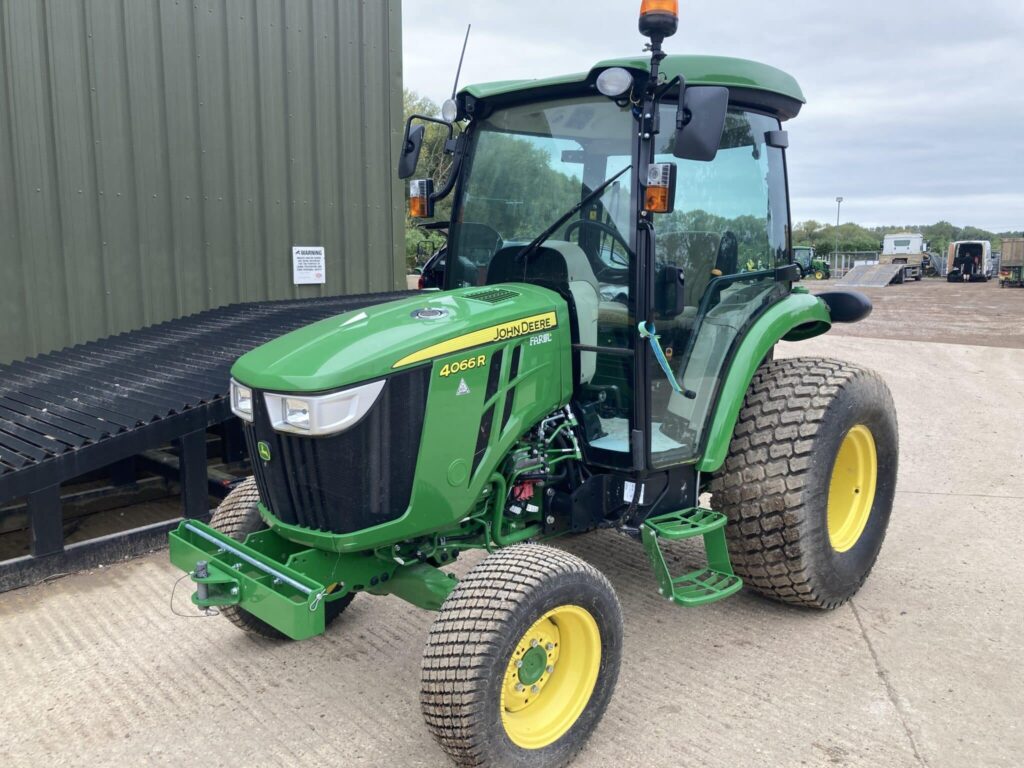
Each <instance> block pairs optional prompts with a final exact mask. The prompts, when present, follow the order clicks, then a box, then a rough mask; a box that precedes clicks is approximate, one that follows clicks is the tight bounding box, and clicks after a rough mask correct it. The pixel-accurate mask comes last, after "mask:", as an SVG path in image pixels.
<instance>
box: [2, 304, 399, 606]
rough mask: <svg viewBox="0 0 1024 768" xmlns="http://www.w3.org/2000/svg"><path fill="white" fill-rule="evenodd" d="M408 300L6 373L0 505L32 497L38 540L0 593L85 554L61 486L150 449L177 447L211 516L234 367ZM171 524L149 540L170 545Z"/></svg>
mask: <svg viewBox="0 0 1024 768" xmlns="http://www.w3.org/2000/svg"><path fill="white" fill-rule="evenodd" d="M408 295H409V292H398V293H379V294H363V295H359V296H343V297H331V298H323V299H307V300H296V301H277V302H265V303H251V304H233V305H230V306H226V307H220V308H218V309H211V310H208V311H205V312H200V313H198V314H195V315H191V316H189V317H185V318H181V319H178V320H171V321H168V322H165V323H160V324H159V325H153V326H149V327H147V328H143V329H141V330H138V331H131V332H128V333H122V334H119V335H117V336H110V337H108V338H105V339H101V340H99V341H94V342H89V343H87V344H80V345H78V346H75V347H70V348H67V349H63V350H60V351H59V352H51V353H49V354H45V355H39V356H37V357H32V358H29V359H27V360H21V361H18V362H14V363H11V364H10V365H0V505H2V504H4V503H6V502H9V501H11V500H13V499H17V498H21V497H27V499H28V511H29V518H30V526H31V533H32V555H31V556H29V557H25V558H18V559H17V560H9V561H7V562H5V563H2V564H0V590H3V589H4V588H10V586H13V585H16V584H15V583H13V582H12V581H11V579H10V578H9V577H10V573H11V572H12V571H21V572H22V577H19V578H17V579H16V582H17V583H25V582H26V579H25V578H24V572H25V571H26V568H27V570H28V571H32V572H33V573H34V574H35V575H39V574H42V575H45V574H46V573H47V572H54V567H53V566H54V565H56V567H61V565H60V563H59V562H58V561H59V560H66V559H67V558H65V557H61V556H63V555H66V554H67V553H68V552H69V551H70V550H71V549H72V548H74V547H81V546H82V545H79V544H73V545H69V547H68V548H67V550H66V549H65V547H64V541H63V532H62V520H61V508H60V484H61V483H63V482H66V481H69V480H71V479H73V478H75V477H79V476H81V475H83V474H86V473H88V472H92V471H94V470H98V469H101V468H103V467H107V466H109V465H111V464H115V463H117V462H119V461H123V460H125V459H128V458H130V457H132V456H136V455H138V454H141V453H142V452H143V451H148V450H151V449H154V448H158V447H160V446H161V445H164V444H166V443H168V442H172V441H173V442H174V443H175V445H177V446H178V452H179V456H180V465H181V466H180V470H181V483H182V494H183V501H184V505H185V512H186V514H188V515H191V516H197V515H199V514H205V513H206V512H207V511H208V506H209V505H208V503H207V493H208V491H207V477H206V446H205V435H206V430H207V429H208V428H210V427H212V426H215V425H217V424H220V423H222V422H225V421H228V420H230V419H233V418H234V416H233V415H232V413H231V409H230V407H229V403H228V400H227V395H228V379H229V369H230V367H231V365H232V363H233V362H234V361H235V359H236V358H238V357H239V356H240V355H242V354H243V353H245V352H247V351H249V350H250V349H253V348H254V347H256V346H259V345H260V344H262V343H264V342H267V341H269V340H271V339H273V338H276V337H277V336H280V335H282V334H284V333H287V332H288V331H292V330H295V329H296V328H300V327H302V326H304V325H308V324H309V323H313V322H316V321H317V320H322V319H324V318H327V317H331V316H332V315H337V314H340V313H342V312H347V311H349V310H353V309H358V308H360V307H365V306H369V305H371V304H378V303H381V302H385V301H392V300H395V299H400V298H404V297H406V296H408ZM167 527H169V526H167V525H165V526H163V527H162V528H160V530H158V531H152V532H150V533H151V534H153V535H158V536H159V537H161V538H162V536H163V532H164V531H165V530H166V529H167ZM151 538H152V537H151ZM108 543H109V542H108ZM43 556H48V558H47V559H51V558H53V557H54V556H58V557H57V560H54V561H53V562H52V563H51V564H50V566H47V567H44V568H42V569H39V568H37V567H34V564H32V563H29V562H27V561H30V560H33V559H35V558H40V557H43ZM19 561H23V562H19ZM64 565H65V566H68V564H67V563H65V564H64ZM29 566H33V567H29ZM64 569H68V567H65V568H64ZM5 584H7V586H6V587H5Z"/></svg>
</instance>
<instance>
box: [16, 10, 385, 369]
mask: <svg viewBox="0 0 1024 768" xmlns="http://www.w3.org/2000/svg"><path fill="white" fill-rule="evenodd" d="M401 50H402V41H401V4H400V0H199V2H195V1H193V2H188V1H187V0H66V1H64V2H56V1H50V2H43V0H0V362H7V361H10V360H12V359H17V358H20V357H25V356H27V355H31V354H35V353H39V352H45V351H49V350H52V349H57V348H60V347H63V346H65V345H68V344H71V343H77V342H80V341H85V340H89V339H94V338H98V337H101V336H105V335H108V334H111V333H116V332H120V331H124V330H129V329H132V328H138V327H141V326H143V325H147V324H150V323H154V322H159V321H162V320H166V319H169V318H172V317H177V316H181V315H186V314H191V313H193V312H196V311H199V310H202V309H206V308H209V307H214V306H219V305H222V304H228V303H232V302H238V301H253V300H263V299H276V298H290V297H304V296H321V295H333V294H339V293H361V292H366V291H385V290H393V289H394V288H396V287H399V286H402V287H404V257H403V251H404V246H403V226H404V216H403V213H402V188H401V186H402V185H401V184H400V182H399V181H398V180H397V179H396V178H395V167H396V157H397V151H398V147H399V144H400V139H401V137H400V132H401V112H402V101H401V91H402V73H401ZM293 245H322V246H324V247H325V249H326V256H327V264H326V272H327V284H326V285H324V286H298V287H297V286H294V285H293V284H292V268H291V247H292V246H293Z"/></svg>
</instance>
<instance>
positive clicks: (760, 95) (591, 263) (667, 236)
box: [412, 56, 803, 471]
mask: <svg viewBox="0 0 1024 768" xmlns="http://www.w3.org/2000/svg"><path fill="white" fill-rule="evenodd" d="M655 59H656V60H655V61H654V63H653V66H652V60H647V59H613V60H608V61H604V62H600V63H598V64H597V65H595V66H594V67H593V68H592V69H591V70H590V71H589V72H588V73H585V74H579V75H569V76H565V77H557V78H551V79H548V80H541V81H514V82H501V83H492V84H485V85H475V86H469V87H467V88H465V89H464V90H462V91H461V92H460V93H459V94H458V96H457V98H456V100H455V101H454V103H450V104H448V105H446V109H447V110H449V112H450V113H452V114H454V115H455V116H456V117H457V118H458V119H459V120H460V123H461V125H462V131H461V134H460V135H459V137H458V139H457V140H453V141H451V142H450V143H449V145H450V146H451V148H452V150H453V153H454V154H455V166H454V168H455V170H454V171H453V174H452V177H451V178H450V179H449V183H448V184H447V185H446V187H447V188H448V189H450V190H451V194H452V195H453V202H452V210H453V215H452V223H451V233H450V238H449V243H448V265H449V266H448V269H447V270H446V276H445V279H446V284H445V288H447V289H449V290H452V289H457V288H462V287H467V286H488V285H492V286H493V285H499V284H507V283H516V282H526V283H534V284H537V285H542V286H545V287H548V288H550V289H552V290H554V291H556V292H557V293H559V294H560V295H561V296H562V297H563V298H564V299H565V300H566V301H567V302H568V303H569V305H570V307H571V316H572V318H573V329H572V348H573V361H574V372H575V389H574V396H573V403H574V406H575V408H576V410H577V413H578V415H579V416H580V418H581V421H582V424H583V439H584V450H585V453H586V456H587V461H588V463H589V464H594V465H597V466H602V467H608V468H618V469H632V470H641V471H643V470H650V469H656V468H664V467H669V466H674V465H682V464H692V463H694V462H695V461H696V460H697V459H698V458H699V457H700V455H701V451H702V448H703V441H704V437H705V435H706V432H707V426H708V420H709V416H710V414H711V413H712V411H713V410H714V406H715V404H716V402H717V399H718V397H719V393H720V390H721V387H722V383H723V373H724V371H725V369H726V365H727V361H728V360H729V359H730V357H731V355H733V354H734V352H735V349H736V346H737V344H738V343H739V342H740V341H741V340H742V338H743V336H744V334H745V333H746V330H747V329H748V328H749V326H750V324H751V323H752V322H753V321H754V320H755V319H756V318H757V317H758V316H760V315H761V314H762V313H763V312H764V311H765V309H766V308H768V307H769V306H771V305H772V304H773V303H775V302H777V301H778V300H780V299H781V298H783V297H784V296H786V295H788V294H789V292H790V282H791V280H792V279H794V278H795V277H796V275H794V273H793V272H792V270H791V269H788V268H787V266H788V264H789V260H790V259H789V243H788V239H787V238H788V232H789V209H788V201H787V187H786V164H785V154H784V148H785V145H786V138H785V133H784V132H782V131H781V121H783V120H786V119H788V118H790V117H792V116H794V115H795V114H796V113H797V112H798V111H799V109H800V106H801V103H802V101H803V97H802V94H801V92H800V89H799V87H798V86H797V84H796V82H795V81H794V80H792V78H790V77H789V76H788V75H785V74H784V73H782V72H780V71H779V70H777V69H774V68H772V67H768V66H765V65H762V64H758V63H754V62H748V61H741V60H738V59H728V58H718V57H706V56H662V57H661V58H658V57H655ZM652 71H653V75H652ZM680 98H682V100H683V103H682V104H680ZM694 110H697V111H694ZM681 124H682V125H681ZM413 130H415V128H414V129H413ZM688 132H689V133H688ZM698 144H702V145H703V146H697V147H696V149H695V145H698ZM697 150H699V151H697ZM609 182H610V183H609ZM602 185H606V186H604V187H603V188H602ZM424 186H425V182H422V181H414V182H412V188H413V189H415V190H422V189H423V188H424ZM599 189H600V191H599V192H597V193H596V194H595V191H596V190H599ZM432 197H433V198H435V199H437V198H438V197H439V195H437V194H433V195H432ZM431 202H432V201H431ZM581 203H582V204H581ZM430 209H432V205H426V204H424V205H419V206H418V210H420V211H423V212H426V211H428V210H430ZM567 213H568V214H569V215H568V217H567V218H566V217H565V215H566V214H567ZM559 222H561V223H559ZM552 224H555V225H556V226H555V228H554V229H553V230H551V231H549V232H546V230H548V229H549V228H550V227H551V226H552ZM542 233H544V234H545V236H544V237H543V240H542V242H539V243H536V244H535V245H534V247H532V249H531V250H529V252H527V253H525V254H524V250H526V249H527V248H528V247H530V246H531V244H532V243H533V241H534V240H535V239H536V238H538V236H539V235H541V234H542ZM652 342H654V343H653V344H652Z"/></svg>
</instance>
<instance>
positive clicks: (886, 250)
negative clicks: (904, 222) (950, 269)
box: [878, 232, 930, 283]
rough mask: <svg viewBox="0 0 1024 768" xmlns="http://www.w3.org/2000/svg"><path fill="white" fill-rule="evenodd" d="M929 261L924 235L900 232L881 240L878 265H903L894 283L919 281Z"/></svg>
mask: <svg viewBox="0 0 1024 768" xmlns="http://www.w3.org/2000/svg"><path fill="white" fill-rule="evenodd" d="M929 261H930V257H929V255H928V243H926V242H925V239H924V235H921V234H916V233H910V232H901V233H898V234H893V235H886V236H885V238H884V239H883V240H882V253H881V255H880V256H879V257H878V263H879V264H903V265H904V267H903V271H902V273H900V274H899V275H898V277H897V279H896V281H895V282H897V283H902V282H904V281H906V280H911V279H913V280H920V279H921V278H922V277H924V269H925V265H926V264H928V263H929Z"/></svg>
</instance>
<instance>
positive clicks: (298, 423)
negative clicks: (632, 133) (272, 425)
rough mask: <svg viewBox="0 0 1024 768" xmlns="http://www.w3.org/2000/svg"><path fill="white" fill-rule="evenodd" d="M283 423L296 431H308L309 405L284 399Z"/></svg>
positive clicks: (303, 401)
mask: <svg viewBox="0 0 1024 768" xmlns="http://www.w3.org/2000/svg"><path fill="white" fill-rule="evenodd" d="M284 422H285V424H290V425H291V426H293V427H297V428H298V429H305V430H308V429H309V403H307V402H306V401H305V400H296V399H293V398H291V397H286V398H285V400H284Z"/></svg>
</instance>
